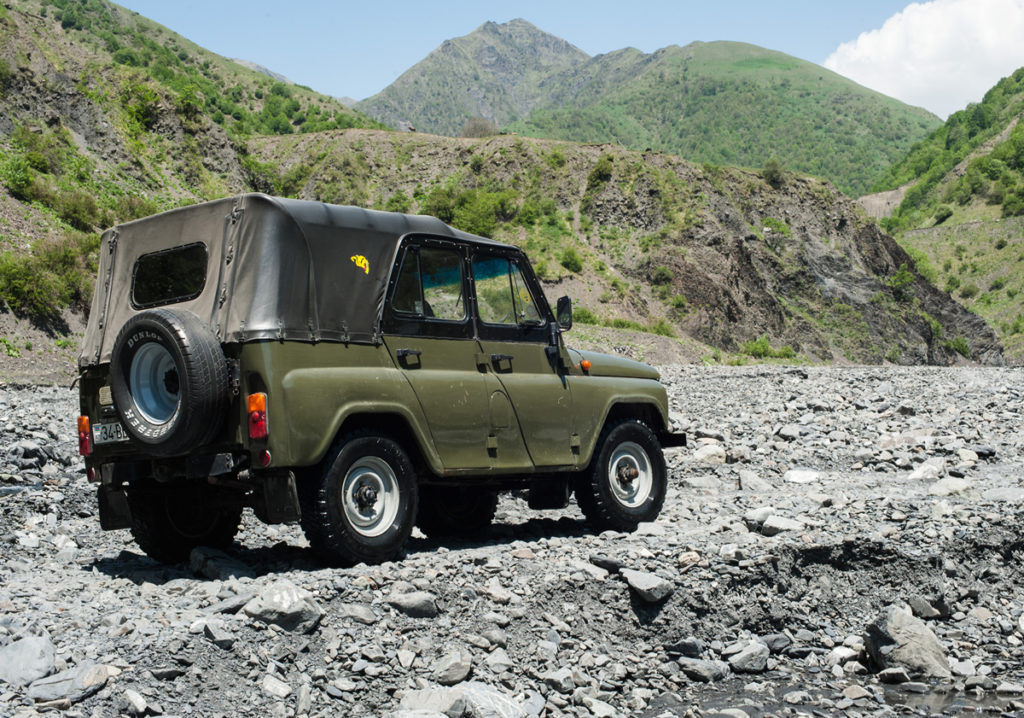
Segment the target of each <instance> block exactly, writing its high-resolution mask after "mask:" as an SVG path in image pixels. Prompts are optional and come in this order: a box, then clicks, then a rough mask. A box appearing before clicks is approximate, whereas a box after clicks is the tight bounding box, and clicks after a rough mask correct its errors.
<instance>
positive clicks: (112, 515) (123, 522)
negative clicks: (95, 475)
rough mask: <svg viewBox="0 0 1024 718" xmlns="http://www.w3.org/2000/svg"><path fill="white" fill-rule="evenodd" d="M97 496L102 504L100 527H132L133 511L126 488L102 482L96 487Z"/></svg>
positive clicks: (114, 528)
mask: <svg viewBox="0 0 1024 718" xmlns="http://www.w3.org/2000/svg"><path fill="white" fill-rule="evenodd" d="M96 498H97V499H99V504H100V528H102V529H103V530H104V531H115V530H117V529H127V528H131V525H132V512H131V510H130V509H129V508H128V494H126V493H125V491H124V488H122V487H121V486H111V485H109V484H101V485H100V486H99V487H97V489H96Z"/></svg>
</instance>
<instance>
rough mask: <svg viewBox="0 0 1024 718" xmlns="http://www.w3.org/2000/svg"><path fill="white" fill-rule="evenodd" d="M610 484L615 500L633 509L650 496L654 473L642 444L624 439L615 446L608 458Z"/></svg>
mask: <svg viewBox="0 0 1024 718" xmlns="http://www.w3.org/2000/svg"><path fill="white" fill-rule="evenodd" d="M608 485H609V486H610V487H611V492H612V496H613V497H615V500H616V501H618V502H619V503H620V504H621V505H623V506H626V507H628V508H631V509H635V508H637V507H639V506H642V505H643V503H644V502H645V501H647V499H648V498H650V496H651V490H652V489H653V487H654V473H653V471H652V469H651V460H650V457H648V456H647V452H646V451H644V449H643V447H642V446H640V445H639V444H637V443H634V442H632V441H624V442H622V443H621V444H619V445H618V446H616V447H615V451H613V452H612V455H611V458H609V459H608Z"/></svg>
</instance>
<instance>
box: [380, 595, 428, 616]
mask: <svg viewBox="0 0 1024 718" xmlns="http://www.w3.org/2000/svg"><path fill="white" fill-rule="evenodd" d="M388 604H390V605H391V606H394V607H395V608H397V609H398V610H399V611H401V612H402V613H404V614H405V615H407V616H410V617H412V618H434V617H435V616H437V614H438V613H440V610H439V609H438V607H437V597H436V596H434V594H432V593H428V592H427V591H409V592H408V593H392V594H391V595H390V596H388Z"/></svg>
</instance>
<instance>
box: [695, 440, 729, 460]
mask: <svg viewBox="0 0 1024 718" xmlns="http://www.w3.org/2000/svg"><path fill="white" fill-rule="evenodd" d="M693 460H694V461H699V462H702V463H705V464H724V463H725V447H723V446H722V445H721V444H704V445H703V446H700V447H698V448H697V450H696V451H694V452H693Z"/></svg>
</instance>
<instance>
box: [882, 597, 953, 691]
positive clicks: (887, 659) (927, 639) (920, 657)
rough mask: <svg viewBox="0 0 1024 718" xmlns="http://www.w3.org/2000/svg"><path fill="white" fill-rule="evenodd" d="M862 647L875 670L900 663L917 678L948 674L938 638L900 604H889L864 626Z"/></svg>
mask: <svg viewBox="0 0 1024 718" xmlns="http://www.w3.org/2000/svg"><path fill="white" fill-rule="evenodd" d="M864 648H865V650H866V651H867V653H868V656H869V657H870V659H871V662H872V663H873V664H874V666H875V668H876V669H878V670H884V669H886V668H897V667H902V668H906V669H907V671H908V673H910V674H911V675H912V676H918V677H921V678H949V677H950V676H951V673H950V670H949V662H948V661H947V660H946V652H945V650H944V649H943V648H942V644H941V643H939V639H938V638H937V637H936V636H935V634H934V633H933V632H932V630H931V629H930V628H928V626H927V625H926V624H925V622H924V621H922V620H921V619H920V618H917V617H915V616H914V614H913V613H911V611H910V609H909V608H906V607H904V606H896V605H893V606H889V607H888V608H886V609H885V612H884V613H883V614H882V615H881V616H879V618H878V619H877V620H876V621H875V622H874V623H872V624H871V625H870V626H868V627H867V630H866V631H865V633H864Z"/></svg>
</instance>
